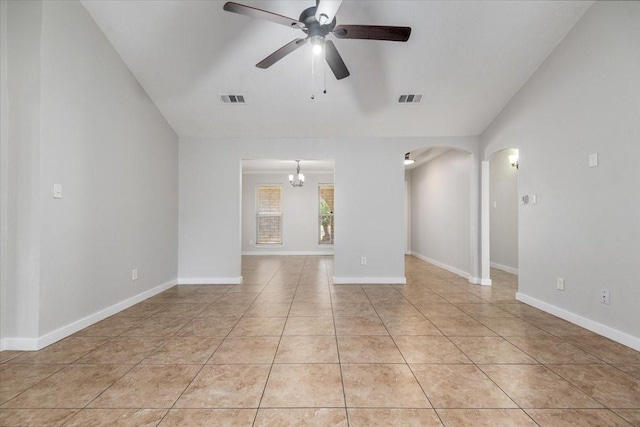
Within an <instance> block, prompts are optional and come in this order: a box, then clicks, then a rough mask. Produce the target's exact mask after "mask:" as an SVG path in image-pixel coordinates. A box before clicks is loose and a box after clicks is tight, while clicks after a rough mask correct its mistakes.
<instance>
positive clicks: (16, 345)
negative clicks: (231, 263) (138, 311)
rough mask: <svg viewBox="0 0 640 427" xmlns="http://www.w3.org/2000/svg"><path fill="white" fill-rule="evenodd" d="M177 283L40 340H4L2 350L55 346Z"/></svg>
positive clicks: (44, 336) (118, 304)
mask: <svg viewBox="0 0 640 427" xmlns="http://www.w3.org/2000/svg"><path fill="white" fill-rule="evenodd" d="M177 283H178V281H177V280H176V279H174V280H170V281H168V282H166V283H163V284H162V285H159V286H156V287H155V288H152V289H149V290H148V291H144V292H142V293H139V294H138V295H135V296H133V297H131V298H127V299H126V300H124V301H120V302H119V303H116V304H114V305H112V306H109V307H107V308H105V309H103V310H100V311H98V312H96V313H93V314H90V315H89V316H86V317H83V318H82V319H80V320H76V321H75V322H72V323H69V324H68V325H66V326H63V327H62V328H59V329H56V330H55V331H52V332H49V333H48V334H45V335H42V336H41V337H38V338H4V339H3V340H2V341H0V350H40V349H42V348H44V347H46V346H48V345H51V344H53V343H54V342H56V341H60V340H61V339H63V338H66V337H68V336H69V335H72V334H75V333H76V332H78V331H79V330H81V329H84V328H86V327H87V326H91V325H93V324H94V323H97V322H99V321H101V320H104V319H106V318H107V317H109V316H113V315H114V314H116V313H118V312H120V311H122V310H124V309H126V308H129V307H131V306H132V305H135V304H137V303H139V302H142V301H144V300H146V299H148V298H151V297H152V296H154V295H157V294H159V293H160V292H163V291H165V290H167V289H169V288H171V287H173V286H175V285H176V284H177Z"/></svg>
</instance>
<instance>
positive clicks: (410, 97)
mask: <svg viewBox="0 0 640 427" xmlns="http://www.w3.org/2000/svg"><path fill="white" fill-rule="evenodd" d="M423 96H424V95H422V94H421V93H414V94H407V95H400V96H399V97H398V104H420V103H421V102H422V98H423Z"/></svg>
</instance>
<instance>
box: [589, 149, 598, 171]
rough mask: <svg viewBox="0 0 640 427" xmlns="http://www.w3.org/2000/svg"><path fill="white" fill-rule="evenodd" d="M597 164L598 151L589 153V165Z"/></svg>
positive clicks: (593, 166) (592, 166)
mask: <svg viewBox="0 0 640 427" xmlns="http://www.w3.org/2000/svg"><path fill="white" fill-rule="evenodd" d="M596 166H598V153H593V154H589V167H590V168H595V167H596Z"/></svg>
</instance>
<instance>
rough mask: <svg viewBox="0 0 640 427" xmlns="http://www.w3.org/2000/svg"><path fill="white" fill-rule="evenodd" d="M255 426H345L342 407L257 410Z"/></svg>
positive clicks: (344, 415)
mask: <svg viewBox="0 0 640 427" xmlns="http://www.w3.org/2000/svg"><path fill="white" fill-rule="evenodd" d="M254 426H255V427H326V426H335V427H347V415H346V412H345V410H344V409H337V408H304V409H291V408H287V409H269V408H262V409H259V410H258V416H257V417H256V423H255V424H254Z"/></svg>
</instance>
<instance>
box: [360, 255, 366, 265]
mask: <svg viewBox="0 0 640 427" xmlns="http://www.w3.org/2000/svg"><path fill="white" fill-rule="evenodd" d="M360 265H367V257H366V256H363V257H360Z"/></svg>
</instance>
